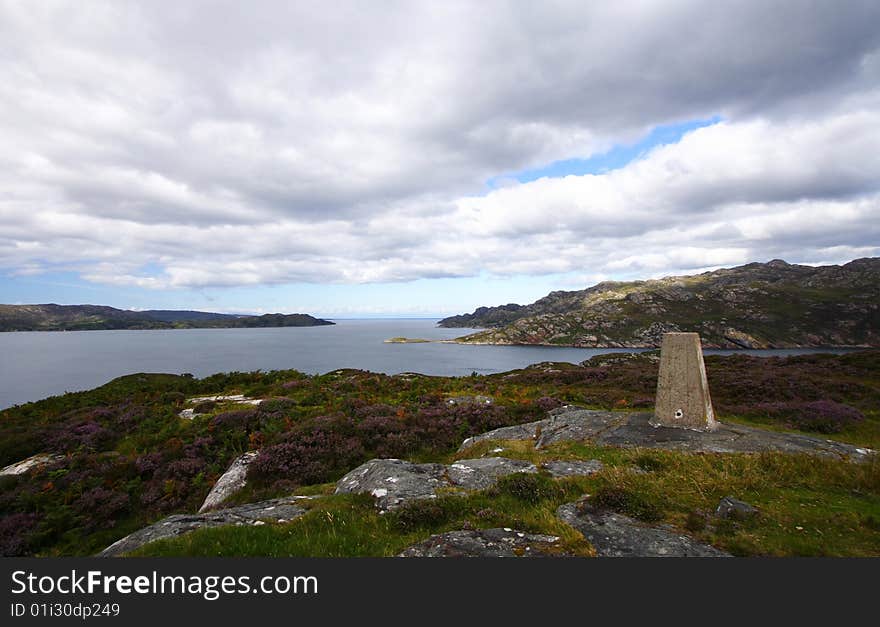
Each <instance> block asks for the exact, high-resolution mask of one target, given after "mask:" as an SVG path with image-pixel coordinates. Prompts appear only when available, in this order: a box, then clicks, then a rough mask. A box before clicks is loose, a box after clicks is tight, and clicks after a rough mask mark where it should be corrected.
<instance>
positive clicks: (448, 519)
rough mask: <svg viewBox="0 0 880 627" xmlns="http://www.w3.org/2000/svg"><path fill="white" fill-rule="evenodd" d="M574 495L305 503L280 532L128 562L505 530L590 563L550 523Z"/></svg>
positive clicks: (219, 532)
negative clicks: (391, 507)
mask: <svg viewBox="0 0 880 627" xmlns="http://www.w3.org/2000/svg"><path fill="white" fill-rule="evenodd" d="M579 492H580V488H579V487H578V486H577V484H576V483H574V482H568V483H567V485H566V486H560V489H559V490H551V491H549V493H547V494H544V493H540V494H539V497H538V498H537V500H536V501H533V500H527V499H523V498H521V497H520V496H514V495H513V494H510V493H505V492H500V491H496V492H483V493H478V494H474V495H471V496H452V495H449V496H441V497H440V498H438V499H435V500H431V501H425V502H416V503H414V504H413V505H412V506H410V507H408V508H404V509H402V510H399V511H396V512H389V513H386V514H380V513H379V512H378V511H377V510H376V508H375V507H374V506H373V499H372V497H369V496H365V495H333V496H327V497H324V498H322V499H320V500H316V501H313V502H312V503H310V506H311V510H310V511H309V512H308V513H307V514H305V515H304V516H302V517H301V518H299V519H297V520H295V521H292V522H290V523H287V524H283V525H265V526H261V527H221V528H215V529H202V530H199V531H196V532H193V533H190V534H187V535H184V536H181V537H178V538H173V539H168V540H160V541H158V542H154V543H152V544H149V545H147V546H144V547H142V548H140V549H139V550H137V551H136V552H134V553H132V555H135V556H152V557H161V556H181V555H183V556H206V557H207V556H244V555H260V556H270V557H288V556H296V557H388V556H393V555H397V554H398V553H400V552H401V551H402V550H403V549H404V548H406V547H407V546H409V545H411V544H414V543H416V542H418V541H420V540H423V539H425V538H427V537H428V536H430V535H432V534H435V533H442V532H445V531H451V530H455V529H462V528H468V527H469V528H491V527H504V526H507V527H512V528H516V529H518V530H522V531H526V532H535V533H548V534H551V535H556V536H559V537H560V539H561V541H560V543H559V550H560V551H566V552H570V553H573V554H576V555H584V556H587V555H591V554H592V549H591V547H590V545H589V544H588V543H587V542H586V541H585V540H584V539H583V537H582V536H581V535H580V534H579V533H577V532H576V531H575V530H574V529H572V528H571V527H568V526H567V525H565V524H563V523H562V522H560V521H559V520H557V519H556V517H555V514H554V512H555V511H556V508H557V507H558V506H559V505H561V504H562V503H563V502H565V501H566V500H570V499H571V498H573V497H574V496H575V494H576V493H579Z"/></svg>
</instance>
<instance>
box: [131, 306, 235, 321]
mask: <svg viewBox="0 0 880 627" xmlns="http://www.w3.org/2000/svg"><path fill="white" fill-rule="evenodd" d="M137 313H141V314H143V315H145V316H149V317H150V318H154V319H156V320H161V321H162V322H180V321H182V320H189V321H193V320H228V319H229V318H240V317H241V316H240V315H236V314H222V313H213V312H210V311H178V310H174V309H148V310H147V311H140V312H137Z"/></svg>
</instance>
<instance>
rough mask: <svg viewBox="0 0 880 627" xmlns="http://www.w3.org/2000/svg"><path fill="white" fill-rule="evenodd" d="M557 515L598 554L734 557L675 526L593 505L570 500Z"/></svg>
mask: <svg viewBox="0 0 880 627" xmlns="http://www.w3.org/2000/svg"><path fill="white" fill-rule="evenodd" d="M556 515H557V516H558V517H559V518H560V520H562V521H563V522H565V523H567V524H569V525H571V526H572V527H574V528H575V529H577V530H578V531H580V532H581V533H582V534H583V535H584V537H585V538H586V539H587V540H588V541H589V542H590V544H592V545H593V548H595V549H596V555H597V556H598V557H730V555H729V554H728V553H725V552H724V551H721V550H719V549H716V548H715V547H713V546H711V545H708V544H702V543H700V542H697V541H696V540H694V539H693V538H691V537H689V536H686V535H683V534H681V533H680V532H678V531H676V530H675V529H673V528H671V527H666V526H659V527H654V526H650V525H647V524H645V523H642V522H638V521H635V520H633V519H632V518H629V517H627V516H624V515H623V514H617V513H615V512H611V511H608V510H601V509H598V508H595V507H593V506H591V505H590V504H589V500H584V501H580V502H576V503H567V504H565V505H562V506H560V507H559V509H558V510H557V511H556Z"/></svg>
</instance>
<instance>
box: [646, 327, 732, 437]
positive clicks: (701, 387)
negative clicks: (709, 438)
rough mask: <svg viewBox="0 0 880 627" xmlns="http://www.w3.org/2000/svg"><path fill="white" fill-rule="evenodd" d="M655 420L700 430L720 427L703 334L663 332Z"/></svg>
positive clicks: (654, 423)
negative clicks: (711, 395)
mask: <svg viewBox="0 0 880 627" xmlns="http://www.w3.org/2000/svg"><path fill="white" fill-rule="evenodd" d="M651 424H652V425H654V426H655V427H681V428H684V429H694V430H696V431H714V430H715V429H717V428H718V423H717V422H716V421H715V412H714V411H712V399H711V398H710V396H709V383H708V382H707V381H706V366H705V364H704V363H703V350H702V347H701V346H700V336H699V334H697V333H664V334H663V344H662V346H661V347H660V375H659V376H658V377H657V400H656V402H655V407H654V418H653V419H652V420H651Z"/></svg>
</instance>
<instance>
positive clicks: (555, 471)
mask: <svg viewBox="0 0 880 627" xmlns="http://www.w3.org/2000/svg"><path fill="white" fill-rule="evenodd" d="M604 467H605V466H604V465H603V464H602V462H600V461H599V460H598V459H588V460H586V461H577V460H574V461H564V460H558V461H552V462H544V463H543V464H541V468H543V469H544V470H546V471H547V472H549V473H550V475H551V476H553V477H588V476H590V475H595V474H596V473H597V472H599V471H600V470H602V469H603V468H604Z"/></svg>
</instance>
